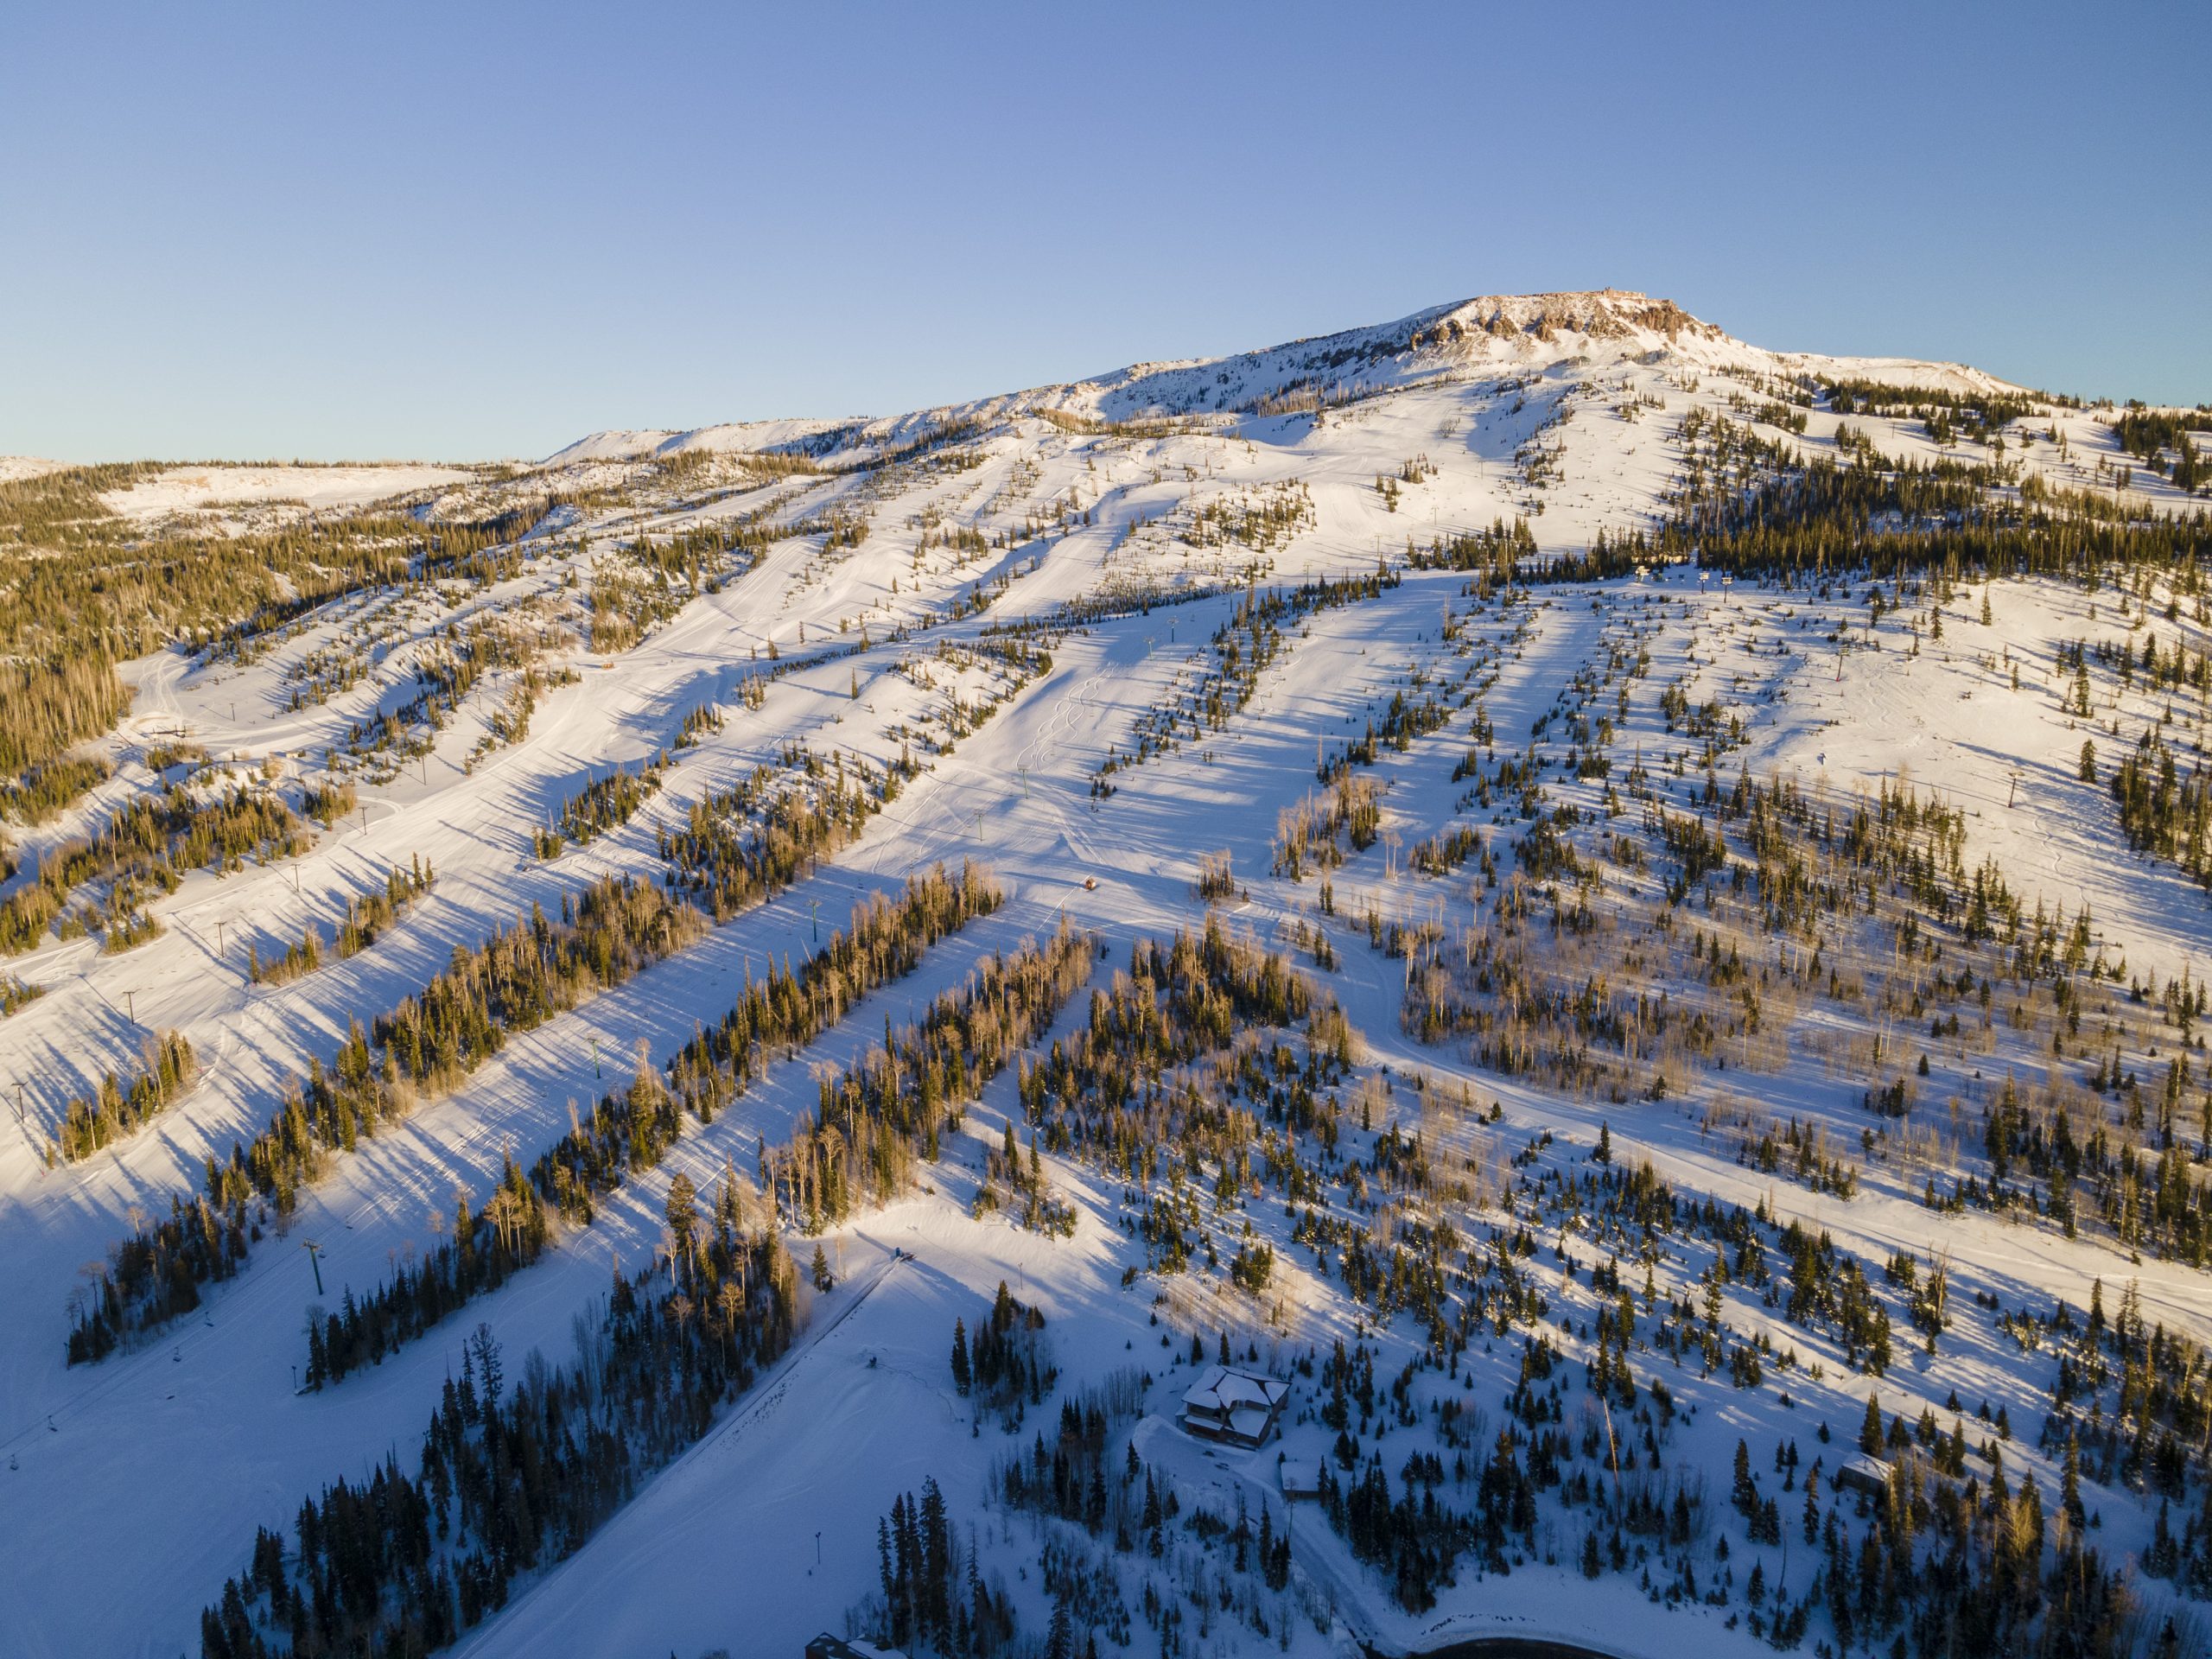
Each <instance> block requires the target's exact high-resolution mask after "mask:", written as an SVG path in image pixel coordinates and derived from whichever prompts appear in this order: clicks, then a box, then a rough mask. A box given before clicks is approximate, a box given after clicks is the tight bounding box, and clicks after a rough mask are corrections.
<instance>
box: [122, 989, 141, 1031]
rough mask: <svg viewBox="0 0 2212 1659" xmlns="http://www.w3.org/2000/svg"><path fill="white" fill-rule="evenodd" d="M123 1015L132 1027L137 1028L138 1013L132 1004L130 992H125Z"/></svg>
mask: <svg viewBox="0 0 2212 1659" xmlns="http://www.w3.org/2000/svg"><path fill="white" fill-rule="evenodd" d="M123 1013H124V1018H125V1019H127V1020H130V1023H131V1024H132V1025H134V1026H135V1025H137V1023H138V1012H137V1008H136V1007H133V1006H132V1004H131V1001H130V992H129V991H125V992H124V994H123Z"/></svg>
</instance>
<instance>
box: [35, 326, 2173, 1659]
mask: <svg viewBox="0 0 2212 1659" xmlns="http://www.w3.org/2000/svg"><path fill="white" fill-rule="evenodd" d="M2208 444H2212V411H2207V410H2203V409H2195V410H2182V409H2153V408H2145V407H2142V406H2139V405H2127V406H2113V405H2109V404H2083V403H2082V402H2079V401H2077V400H2075V399H2071V398H2069V397H2063V396H2062V395H2058V394H2056V393H2052V392H2047V391H2036V390H2032V389H2028V388H2024V387H2019V386H2014V385H2009V384H2006V383H2005V382H2003V381H2001V380H1999V379H1996V378H1993V377H1992V376H1990V375H1988V374H1986V373H1983V372H1980V371H1978V370H1974V369H1972V368H1968V367H1966V366H1963V365H1954V364H1941V363H1927V362H1917V361H1910V360H1905V359H1848V358H1836V357H1827V356H1819V355H1811V354H1806V353H1790V352H1777V351H1770V350H1767V349H1764V348H1761V347H1756V346H1751V345H1748V344H1745V342H1743V341H1740V340H1736V339H1733V338H1732V337H1731V336H1730V335H1728V334H1726V333H1724V332H1723V331H1722V330H1721V329H1720V328H1719V327H1715V326H1713V324H1711V323H1707V322H1705V321H1700V320H1699V319H1697V318H1695V317H1694V316H1692V315H1689V314H1688V313H1687V312H1685V311H1684V310H1682V309H1681V308H1680V307H1679V306H1677V305H1675V303H1673V302H1669V301H1666V300H1659V299H1654V298H1650V297H1648V296H1643V295H1640V294H1632V293H1626V292H1622V291H1618V290H1611V289H1607V290H1604V291H1601V292H1594V293H1580V294H1549V295H1533V296H1503V297H1497V296H1493V297H1485V298H1480V299H1474V300H1470V301H1467V302H1464V303H1459V304H1455V305H1448V306H1442V307H1438V308H1433V309H1430V310H1427V311H1423V312H1421V313H1418V314H1416V315H1413V316H1410V317H1408V318H1405V319H1402V321H1397V322H1395V323H1389V324H1384V325H1382V326H1379V327H1366V328H1359V329H1354V330H1351V331H1349V332H1346V333H1343V334H1332V335H1328V336H1324V337H1320V338H1316V339H1311V340H1299V341H1295V342H1292V343H1290V344H1287V345H1283V346H1275V347H1273V348H1271V349H1267V350H1261V351H1255V352H1250V353H1243V354H1240V355H1236V356H1230V357H1225V358H1220V359H1205V360H1195V361H1183V362H1171V363H1146V364H1139V365H1133V366H1131V367H1128V368H1126V369H1122V370H1120V371H1118V372H1112V373H1108V374H1103V375H1101V376H1099V377H1097V378H1090V379H1084V380H1077V381H1070V382H1066V383H1062V384H1058V385H1049V386H1041V387H1037V388H1033V389H1031V390H1028V391H1019V392H1010V393H1007V394H1005V395H1002V396H999V397H991V398H987V399H983V400H981V401H978V402H976V403H972V404H960V405H951V406H945V407H941V408H935V409H930V410H915V411H911V412H908V413H906V414H902V415H897V416H885V417H881V418H872V417H871V418H861V417H855V418H852V419H848V420H788V421H773V422H754V423H738V424H732V425H726V426H717V427H710V428H705V429H699V430H695V431H607V432H601V433H597V434H593V435H588V436H585V437H582V438H580V439H579V440H578V441H577V442H574V443H572V444H570V445H569V446H568V447H567V448H563V449H562V450H560V451H559V452H558V453H556V454H553V455H551V456H550V457H547V458H546V459H545V460H543V461H540V462H536V463H520V462H512V461H507V462H499V463H490V462H485V463H456V464H450V465H448V464H435V465H433V464H429V463H424V462H407V463H361V464H358V465H348V466H345V467H314V466H306V465H287V464H283V463H277V462H270V463H263V464H257V465H254V466H251V467H245V466H231V465H226V464H222V463H208V464H197V463H194V464H183V463H171V462H163V461H145V462H138V463H130V464H127V465H119V466H104V467H67V466H62V465H60V464H57V463H53V462H48V461H37V462H30V461H24V462H20V463H19V462H14V461H0V567H4V575H5V578H6V580H5V582H4V585H3V586H0V636H4V645H5V650H6V652H7V659H6V661H5V663H4V664H0V680H4V685H5V690H6V691H7V692H8V694H9V695H8V696H5V697H0V772H4V774H5V781H4V784H0V815H4V831H5V853H4V856H3V857H0V871H4V881H0V953H4V954H5V957H6V960H5V962H4V963H0V1092H4V1094H5V1096H6V1097H7V1100H8V1104H9V1107H10V1110H9V1112H8V1113H7V1115H6V1116H7V1119H8V1120H10V1121H11V1123H12V1129H11V1132H10V1133H6V1134H0V1255H4V1258H5V1260H6V1261H7V1262H8V1263H9V1264H10V1268H9V1271H8V1272H7V1273H6V1274H0V1330H4V1331H5V1332H7V1336H6V1338H5V1339H4V1341H0V1440H4V1442H5V1445H4V1451H5V1454H6V1459H7V1462H6V1467H5V1469H4V1470H0V1494H4V1509H0V1514H4V1517H5V1518H4V1521H0V1539H3V1540H4V1541H5V1544H6V1555H7V1559H8V1560H9V1561H10V1571H9V1572H8V1573H6V1574H5V1575H0V1646H4V1647H5V1648H6V1649H7V1650H8V1651H9V1652H10V1653H15V1654H21V1655H24V1656H62V1655H75V1654H82V1653H118V1654H140V1655H147V1656H162V1659H166V1656H170V1655H174V1654H178V1653H187V1654H189V1653H195V1652H196V1653H199V1654H201V1655H203V1656H205V1659H253V1656H263V1655H270V1654H284V1653H289V1654H293V1655H299V1656H310V1655H313V1656H320V1655H326V1654H327V1655H346V1654H356V1653H359V1654H372V1653H373V1654H386V1653H390V1654H427V1653H429V1652H434V1651H448V1650H450V1651H454V1652H459V1653H466V1654H469V1655H472V1656H486V1659H489V1656H507V1655H515V1656H521V1655H538V1654H546V1653H556V1652H557V1653H579V1654H582V1653H629V1652H636V1653H654V1654H658V1653H662V1652H670V1651H672V1652H674V1653H676V1654H678V1655H680V1656H683V1659H697V1656H708V1655H712V1654H715V1653H717V1652H723V1653H728V1654H733V1655H749V1654H755V1653H760V1654H778V1653H779V1654H790V1655H796V1654H798V1652H800V1651H801V1650H802V1649H803V1647H804V1643H806V1642H807V1640H808V1639H809V1638H810V1637H813V1636H815V1635H816V1634H817V1632H821V1631H828V1632H830V1633H832V1634H836V1635H841V1636H845V1637H852V1638H854V1639H856V1640H858V1639H865V1640H868V1641H871V1642H874V1643H880V1644H881V1645H883V1646H885V1647H887V1648H894V1649H899V1650H901V1651H904V1652H907V1653H912V1654H934V1655H955V1654H957V1655H963V1656H970V1655H972V1656H979V1659H990V1656H1000V1655H1008V1656H1014V1655H1043V1656H1051V1659H1075V1656H1078V1655H1086V1654H1089V1653H1092V1652H1096V1653H1097V1654H1099V1655H1103V1656H1109V1659H1110V1656H1114V1655H1117V1654H1122V1653H1141V1654H1145V1655H1147V1656H1148V1655H1152V1654H1155V1653H1161V1654H1173V1655H1192V1656H1213V1655H1229V1654H1238V1653H1252V1654H1257V1653H1262V1652H1268V1651H1278V1652H1296V1653H1301V1654H1307V1655H1322V1654H1347V1655H1349V1654H1353V1653H1357V1652H1358V1651H1360V1650H1361V1649H1363V1648H1364V1649H1368V1650H1370V1651H1375V1652H1384V1653H1423V1652H1435V1651H1440V1650H1443V1649H1446V1648H1448V1647H1449V1646H1450V1645H1451V1644H1452V1643H1458V1642H1462V1641H1466V1640H1470V1639H1473V1638H1478V1637H1491V1636H1520V1637H1542V1638H1550V1639H1554V1640H1558V1641H1561V1642H1566V1643H1573V1644H1578V1645H1580V1646H1582V1647H1585V1648H1587V1649H1592V1650H1593V1651H1596V1652H1599V1653H1605V1654H1614V1655H1619V1656H1624V1659H1631V1656H1632V1659H1646V1656H1649V1659H1656V1656H1662V1655H1673V1654H1676V1653H1680V1652H1683V1651H1688V1650H1689V1649H1692V1648H1693V1647H1694V1648H1695V1649H1697V1650H1699V1651H1700V1652H1704V1653H1709V1654H1713V1655H1737V1654H1743V1655H1749V1654H1751V1653H1753V1652H1755V1651H1760V1650H1772V1649H1780V1650H1785V1651H1787V1650H1797V1651H1803V1652H1806V1653H1808V1654H1809V1653H1814V1652H1818V1651H1827V1652H1830V1653H1837V1652H1850V1653H1862V1652H1865V1653H1877V1652H1878V1653H1897V1654H1901V1655H1902V1654H1907V1653H1911V1654H1937V1653H1961V1654H1966V1653H1996V1652H2021V1653H2026V1652H2050V1653H2055V1654H2083V1655H2092V1654H2094V1655H2105V1654H2110V1655H2121V1654H2129V1655H2166V1654H2180V1653H2198V1652H2202V1651H2205V1650H2206V1643H2207V1642H2208V1640H2212V1616H2208V1598H2212V1352H2208V1349H2207V1345H2206V1344H2208V1342H2212V1059H2209V1058H2208V1057H2207V1056H2206V1053H2205V1051H2204V1038H2203V1036H2202V1032H2201V1027H2202V1025H2203V1023H2204V1021H2205V1020H2206V1018H2207V991H2206V983H2205V982H2206V977H2207V974H2208V971H2212V969H2208V967H2207V963H2208V962H2212V899H2209V898H2208V890H2209V889H2212V776H2208V773H2207V772H2206V770H2205V761H2204V749H2205V743H2206V731H2207V721H2208V716H2212V594H2208V592H2207V589H2206V570H2205V565H2206V561H2207V558H2208V556H2212V518H2207V516H2206V503H2205V500H2204V495H2205V493H2206V486H2207V484H2209V483H2212V474H2207V473H2206V472H2205V471H2204V467H2205V463H2204V461H2202V459H2201V457H2200V451H2202V449H2203V448H2205V447H2206V446H2207V445H2208ZM1239 1376H1243V1377H1245V1378H1247V1379H1249V1381H1245V1382H1239V1381H1238V1380H1237V1378H1238V1377H1239ZM1275 1385H1281V1386H1280V1387H1279V1388H1278V1387H1276V1386H1275ZM1239 1390H1243V1392H1242V1393H1240V1392H1239ZM1194 1391H1196V1392H1195V1393H1194ZM1217 1399H1218V1400H1224V1401H1228V1402H1230V1404H1224V1405H1223V1406H1222V1407H1221V1409H1222V1410H1223V1411H1224V1413H1229V1412H1230V1411H1231V1409H1232V1406H1234V1409H1235V1411H1236V1412H1239V1413H1242V1414H1241V1415H1237V1416H1236V1423H1237V1424H1239V1425H1241V1427H1238V1429H1237V1431H1236V1435H1235V1436H1234V1437H1232V1438H1230V1439H1222V1438H1217V1437H1213V1436H1210V1435H1209V1434H1208V1433H1205V1432H1203V1431H1204V1430H1205V1429H1206V1428H1207V1427H1209V1426H1210V1425H1211V1419H1210V1418H1209V1417H1208V1416H1207V1414H1208V1413H1209V1412H1211V1410H1213V1409H1214V1407H1213V1405H1212V1404H1211V1403H1209V1402H1214V1401H1216V1400H1217ZM1194 1402H1195V1403H1194ZM1236 1402H1242V1403H1241V1404H1236ZM1254 1402H1258V1403H1256V1404H1255V1403H1254ZM1224 1421H1228V1419H1227V1418H1226V1417H1224ZM1249 1441H1256V1444H1252V1443H1247V1442H1249Z"/></svg>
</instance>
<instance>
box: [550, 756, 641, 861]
mask: <svg viewBox="0 0 2212 1659" xmlns="http://www.w3.org/2000/svg"><path fill="white" fill-rule="evenodd" d="M668 767H669V759H668V753H667V751H666V750H663V751H662V752H661V753H659V754H658V755H657V756H655V757H654V759H653V760H652V761H650V762H649V763H647V764H646V765H645V766H641V767H639V769H638V770H637V771H635V772H632V771H631V770H629V769H628V768H626V767H617V768H616V769H615V770H614V771H613V772H609V773H608V774H607V776H606V777H604V778H594V779H592V781H591V782H589V783H588V784H586V785H584V786H583V787H582V789H580V790H578V791H576V792H575V794H574V795H571V796H570V797H569V798H568V799H567V800H565V801H563V802H562V803H561V810H560V812H559V813H558V814H557V815H556V817H555V819H554V821H553V822H552V823H549V824H548V825H546V827H545V828H543V829H538V830H536V831H534V832H533V833H532V835H531V845H532V849H533V850H535V851H536V853H537V855H538V857H540V858H558V857H559V856H560V855H561V854H562V853H563V851H564V850H565V849H567V848H569V846H572V845H573V846H577V847H582V846H583V845H585V844H586V843H588V842H590V841H591V840H592V839H593V838H594V837H595V836H600V835H601V834H603V833H605V832H606V831H607V830H609V829H617V828H619V827H620V826H621V825H623V824H626V823H629V821H630V817H631V815H632V813H634V812H635V811H636V810H638V809H639V807H641V806H643V805H644V804H645V803H646V802H647V801H648V800H650V799H651V798H652V795H653V792H654V791H656V790H658V788H659V787H660V784H661V775H662V774H663V773H664V772H666V771H667V770H668Z"/></svg>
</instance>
